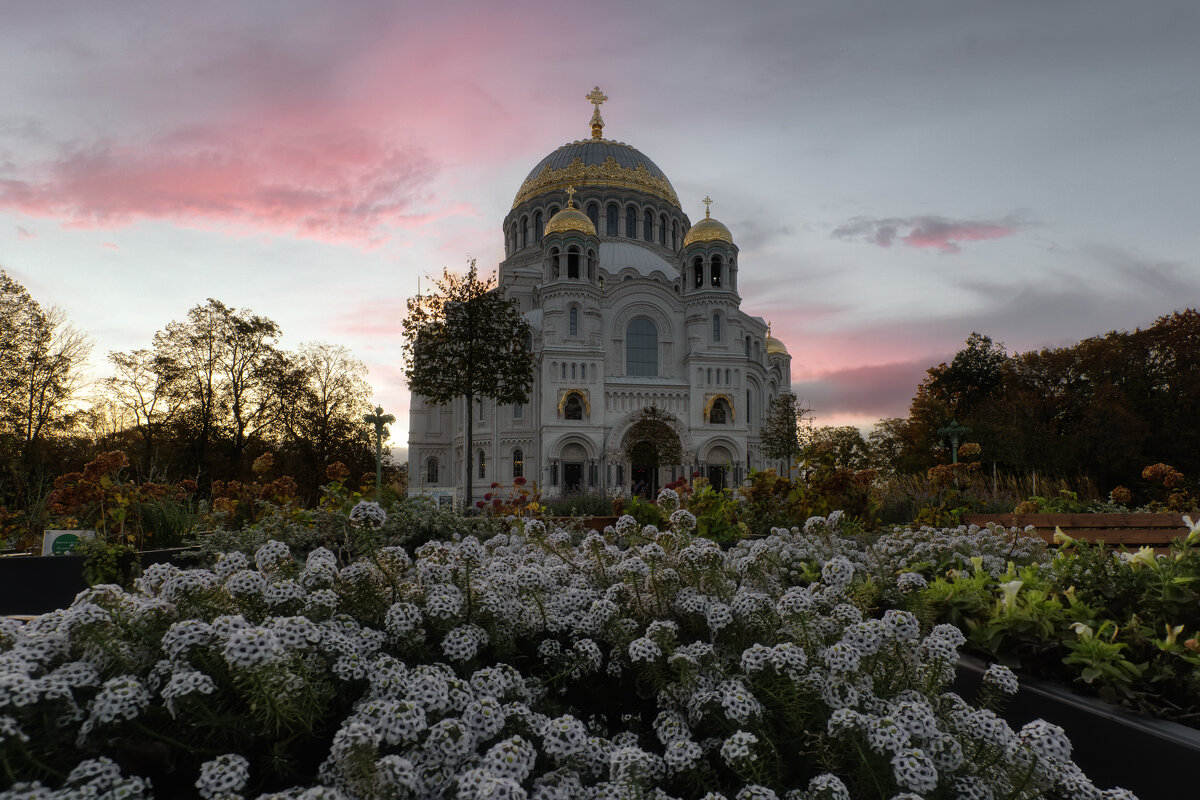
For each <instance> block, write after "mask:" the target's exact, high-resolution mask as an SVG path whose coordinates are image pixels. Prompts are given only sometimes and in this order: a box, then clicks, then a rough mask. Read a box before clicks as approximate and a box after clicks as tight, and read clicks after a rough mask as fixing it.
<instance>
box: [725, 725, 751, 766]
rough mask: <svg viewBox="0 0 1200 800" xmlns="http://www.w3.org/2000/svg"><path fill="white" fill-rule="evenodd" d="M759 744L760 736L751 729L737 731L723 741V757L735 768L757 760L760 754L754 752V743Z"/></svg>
mask: <svg viewBox="0 0 1200 800" xmlns="http://www.w3.org/2000/svg"><path fill="white" fill-rule="evenodd" d="M756 744H758V737H757V736H755V735H754V734H753V733H750V732H749V731H735V732H734V733H733V734H732V735H731V736H730V737H729V738H727V739H726V740H725V741H724V742H722V743H721V758H722V759H724V760H725V763H726V764H728V765H729V766H731V767H734V768H735V769H736V768H738V767H741V766H745V765H746V764H748V763H750V762H751V761H757V760H758V755H757V754H756V753H755V752H754V745H756Z"/></svg>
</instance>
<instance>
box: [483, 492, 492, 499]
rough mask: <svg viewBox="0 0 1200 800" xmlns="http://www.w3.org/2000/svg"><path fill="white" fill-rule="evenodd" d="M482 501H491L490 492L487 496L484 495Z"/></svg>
mask: <svg viewBox="0 0 1200 800" xmlns="http://www.w3.org/2000/svg"><path fill="white" fill-rule="evenodd" d="M483 499H484V500H491V499H492V493H491V492H488V493H487V494H485V495H484V496H483Z"/></svg>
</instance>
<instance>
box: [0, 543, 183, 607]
mask: <svg viewBox="0 0 1200 800" xmlns="http://www.w3.org/2000/svg"><path fill="white" fill-rule="evenodd" d="M197 550H198V548H194V547H173V548H169V549H166V550H144V551H142V552H141V553H139V556H140V557H141V562H142V566H143V567H144V566H148V565H150V564H160V563H164V562H175V561H176V560H177V559H180V557H181V556H182V555H183V554H184V553H190V552H195V551H197ZM86 588H88V583H87V581H86V580H84V578H83V556H69V555H64V556H30V555H13V556H3V557H0V615H6V614H45V613H46V612H48V611H53V610H54V609H56V608H66V607H67V606H69V605H71V602H72V601H73V600H74V599H75V595H77V594H79V593H80V592H82V591H83V590H84V589H86Z"/></svg>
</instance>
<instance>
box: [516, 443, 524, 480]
mask: <svg viewBox="0 0 1200 800" xmlns="http://www.w3.org/2000/svg"><path fill="white" fill-rule="evenodd" d="M513 477H514V478H524V477H525V453H524V452H522V451H521V450H513Z"/></svg>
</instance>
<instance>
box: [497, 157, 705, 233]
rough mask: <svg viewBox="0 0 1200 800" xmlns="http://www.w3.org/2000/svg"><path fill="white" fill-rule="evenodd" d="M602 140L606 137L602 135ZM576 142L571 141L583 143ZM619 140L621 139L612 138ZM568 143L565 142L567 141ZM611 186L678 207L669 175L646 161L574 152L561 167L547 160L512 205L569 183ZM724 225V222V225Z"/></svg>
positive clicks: (519, 192) (524, 186)
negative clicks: (598, 158)
mask: <svg viewBox="0 0 1200 800" xmlns="http://www.w3.org/2000/svg"><path fill="white" fill-rule="evenodd" d="M600 141H606V140H603V139H601V140H600ZM583 143H584V142H573V143H572V144H583ZM609 143H610V144H620V142H609ZM564 146H566V145H564ZM572 185H574V186H611V187H615V188H618V189H636V190H638V191H642V192H646V193H647V194H652V195H654V196H655V197H659V198H661V199H663V200H666V201H667V202H669V203H671V204H672V205H674V206H675V207H676V208H678V207H679V198H678V197H677V196H676V195H675V189H674V188H672V186H671V184H670V182H668V181H667V179H666V178H658V177H655V176H654V175H652V174H651V173H650V170H649V169H647V168H646V165H645V164H644V163H642V162H640V161H639V162H638V165H637V168H636V169H634V168H632V167H622V166H621V165H620V164H618V163H617V160H616V159H615V158H613V157H612V156H609V157H608V158H607V159H605V160H604V163H603V164H584V163H583V159H582V158H580V157H579V156H575V160H574V161H572V162H571V163H570V164H568V165H567V166H565V167H563V168H561V169H551V168H550V165H549V164H547V165H546V166H545V167H543V168H542V171H541V172H539V173H538V174H537V175H534V176H533V177H532V178H528V179H527V180H526V181H525V183H523V184H521V188H520V189H519V190H518V191H517V197H516V199H515V200H513V208H516V207H517V206H519V205H521V203H524V202H525V201H526V200H529V199H530V198H532V197H535V196H537V195H539V194H544V193H545V192H550V191H554V190H556V189H558V190H565V189H566V188H567V187H568V186H572ZM722 227H724V226H722Z"/></svg>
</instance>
